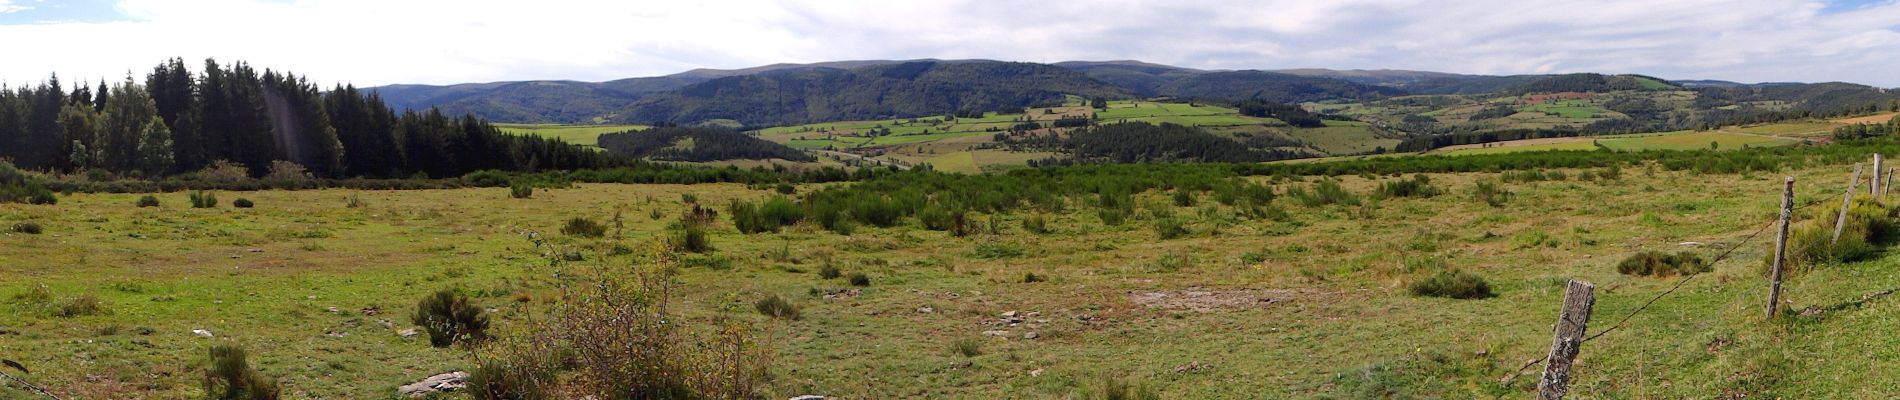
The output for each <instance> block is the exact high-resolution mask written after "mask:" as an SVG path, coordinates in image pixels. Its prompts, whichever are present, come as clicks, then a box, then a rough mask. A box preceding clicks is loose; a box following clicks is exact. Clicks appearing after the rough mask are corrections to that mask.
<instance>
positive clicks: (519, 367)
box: [468, 354, 555, 400]
mask: <svg viewBox="0 0 1900 400" xmlns="http://www.w3.org/2000/svg"><path fill="white" fill-rule="evenodd" d="M544 357H547V355H546V354H521V355H514V357H512V358H511V359H510V360H507V361H503V360H483V361H482V362H481V363H480V364H479V365H477V366H476V367H475V369H473V370H470V371H468V394H469V396H470V397H473V398H475V400H528V399H549V398H553V397H552V396H549V395H548V392H550V391H551V390H550V387H551V386H553V382H554V380H555V376H554V372H555V370H554V368H551V367H550V366H548V365H546V364H548V363H547V362H546V361H543V360H540V359H541V358H544Z"/></svg>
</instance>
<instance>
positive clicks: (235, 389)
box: [204, 344, 280, 400]
mask: <svg viewBox="0 0 1900 400" xmlns="http://www.w3.org/2000/svg"><path fill="white" fill-rule="evenodd" d="M246 358H248V357H247V356H246V355H245V353H244V349H243V348H241V347H237V346H234V345H224V344H221V345H216V346H211V359H210V362H209V364H210V365H209V366H208V367H206V368H205V380H204V384H205V393H206V394H208V395H210V397H211V398H215V399H221V400H276V399H278V398H279V397H280V395H279V394H278V392H279V389H278V387H277V380H276V379H272V378H271V377H268V376H264V375H263V374H260V373H257V370H255V369H252V368H251V364H250V361H249V360H246Z"/></svg>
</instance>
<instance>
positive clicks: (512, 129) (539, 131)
mask: <svg viewBox="0 0 1900 400" xmlns="http://www.w3.org/2000/svg"><path fill="white" fill-rule="evenodd" d="M495 127H496V128H501V131H502V132H505V133H510V134H516V135H536V136H545V137H551V138H556V139H561V140H562V141H566V142H568V143H573V144H578V145H585V146H599V145H600V142H599V139H600V135H602V134H608V133H617V132H626V131H628V130H641V129H646V128H648V127H647V126H645V125H555V124H495Z"/></svg>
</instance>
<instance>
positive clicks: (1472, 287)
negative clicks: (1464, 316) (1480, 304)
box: [1411, 270, 1493, 299]
mask: <svg viewBox="0 0 1900 400" xmlns="http://www.w3.org/2000/svg"><path fill="white" fill-rule="evenodd" d="M1411 289H1412V295H1414V296H1428V297H1448V298H1453V299H1482V298H1486V297H1491V296H1492V295H1493V294H1492V293H1491V284H1489V283H1485V281H1484V278H1483V277H1479V276H1477V275H1474V274H1471V273H1468V272H1464V271H1456V270H1453V271H1439V272H1438V274H1435V275H1432V277H1430V278H1426V279H1425V280H1421V281H1417V282H1412V288H1411Z"/></svg>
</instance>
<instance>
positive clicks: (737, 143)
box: [600, 127, 817, 162]
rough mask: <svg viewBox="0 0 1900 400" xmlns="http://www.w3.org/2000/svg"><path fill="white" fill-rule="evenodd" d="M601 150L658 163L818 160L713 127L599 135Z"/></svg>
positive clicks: (799, 152)
mask: <svg viewBox="0 0 1900 400" xmlns="http://www.w3.org/2000/svg"><path fill="white" fill-rule="evenodd" d="M600 147H601V148H604V149H607V151H611V152H614V153H617V154H621V155H625V156H628V157H634V158H646V159H652V160H659V161H694V162H704V161H724V160H740V159H746V160H767V159H781V160H791V161H816V160H817V158H815V157H812V156H811V155H810V154H805V153H804V152H801V151H798V150H795V149H792V148H790V147H785V145H782V144H778V143H773V142H769V141H766V140H763V139H759V138H756V137H752V136H750V135H746V134H743V133H739V132H734V131H731V130H725V129H711V128H679V127H661V128H653V129H648V130H644V131H630V132H621V133H610V134H605V135H600Z"/></svg>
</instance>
